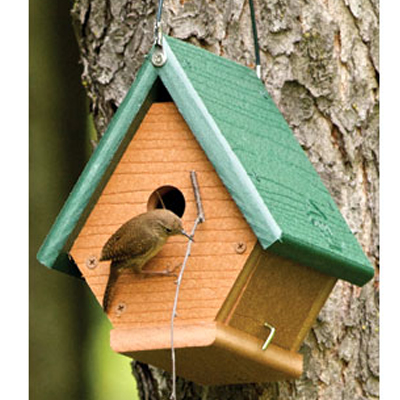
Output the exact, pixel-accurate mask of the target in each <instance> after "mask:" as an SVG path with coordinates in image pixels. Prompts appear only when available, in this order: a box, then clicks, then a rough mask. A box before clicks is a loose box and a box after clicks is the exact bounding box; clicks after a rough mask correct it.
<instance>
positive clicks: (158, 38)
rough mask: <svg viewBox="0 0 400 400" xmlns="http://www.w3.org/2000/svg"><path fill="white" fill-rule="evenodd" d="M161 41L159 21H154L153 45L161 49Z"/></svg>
mask: <svg viewBox="0 0 400 400" xmlns="http://www.w3.org/2000/svg"><path fill="white" fill-rule="evenodd" d="M162 39H163V36H162V28H161V21H156V23H155V26H154V44H155V45H156V46H158V47H162Z"/></svg>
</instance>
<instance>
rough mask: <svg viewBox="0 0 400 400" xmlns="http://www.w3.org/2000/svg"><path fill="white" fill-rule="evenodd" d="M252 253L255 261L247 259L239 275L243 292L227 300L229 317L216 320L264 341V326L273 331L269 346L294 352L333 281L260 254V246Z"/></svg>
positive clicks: (334, 281)
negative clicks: (242, 277) (272, 345)
mask: <svg viewBox="0 0 400 400" xmlns="http://www.w3.org/2000/svg"><path fill="white" fill-rule="evenodd" d="M254 253H256V254H257V255H258V257H257V258H256V259H255V260H254V262H251V260H252V257H250V258H249V262H248V263H247V264H246V267H245V269H244V270H243V272H242V274H241V275H244V276H246V279H245V282H244V283H243V286H244V287H245V290H243V291H242V293H240V294H239V295H238V294H234V293H232V295H230V296H229V297H228V299H227V302H226V305H227V306H228V307H229V313H228V312H225V313H220V316H219V320H220V321H222V322H223V323H225V324H227V325H229V326H231V327H234V328H236V329H240V330H243V331H244V332H247V333H249V334H251V335H253V336H255V337H257V338H259V339H264V340H265V339H266V338H267V336H268V335H269V333H270V330H269V328H267V327H266V326H265V323H267V324H269V325H271V326H273V327H274V328H275V329H276V331H275V336H274V338H273V340H272V343H274V344H275V345H278V346H280V347H282V348H284V349H287V350H290V351H297V350H298V349H299V347H300V346H301V344H302V342H303V340H304V338H305V336H306V335H307V333H308V332H309V330H310V329H311V326H312V324H313V323H314V322H315V319H316V317H317V315H318V313H319V311H320V310H321V308H322V306H323V305H324V303H325V301H326V299H327V298H328V296H329V294H330V292H331V290H332V288H333V286H334V285H335V283H336V278H334V277H331V276H329V275H325V274H322V273H320V272H319V271H316V270H314V269H312V268H309V267H307V266H304V265H300V264H297V263H294V262H293V261H291V260H288V259H285V258H283V257H280V256H277V255H275V254H273V253H271V252H269V251H265V250H261V247H260V246H259V245H258V246H256V248H255V250H254ZM260 253H261V254H260ZM239 281H240V278H239ZM230 297H233V300H234V303H233V302H232V301H229V299H230ZM224 307H225V306H224Z"/></svg>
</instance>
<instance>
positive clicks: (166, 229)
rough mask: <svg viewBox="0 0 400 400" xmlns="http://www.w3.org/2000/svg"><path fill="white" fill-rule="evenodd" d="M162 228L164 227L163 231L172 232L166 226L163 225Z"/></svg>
mask: <svg viewBox="0 0 400 400" xmlns="http://www.w3.org/2000/svg"><path fill="white" fill-rule="evenodd" d="M164 229H165V232H167V233H171V232H172V229H170V228H167V227H166V226H164Z"/></svg>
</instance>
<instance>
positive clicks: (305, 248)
mask: <svg viewBox="0 0 400 400" xmlns="http://www.w3.org/2000/svg"><path fill="white" fill-rule="evenodd" d="M309 247H310V246H309V244H307V243H305V242H301V241H299V240H298V239H296V238H293V237H291V236H290V235H287V234H285V233H284V234H283V235H282V237H281V240H280V241H279V242H277V243H274V244H273V245H272V246H271V247H270V249H269V250H270V251H272V252H273V253H275V254H277V255H280V256H283V257H286V258H289V259H292V260H294V261H296V262H299V261H300V262H301V263H302V264H304V265H307V266H309V267H312V268H314V269H316V270H318V271H320V272H322V273H324V274H327V275H330V276H334V277H336V278H338V279H343V280H345V281H347V282H350V283H353V284H355V285H357V286H363V285H365V284H366V283H367V282H368V281H370V280H371V279H372V278H373V276H374V274H375V270H374V268H373V266H372V265H371V263H370V262H369V260H368V259H367V257H365V263H360V262H355V261H354V260H349V259H348V258H346V257H344V256H340V255H338V254H337V253H334V252H332V253H327V251H326V250H325V249H320V248H319V247H316V246H313V249H312V252H311V251H310V248H309Z"/></svg>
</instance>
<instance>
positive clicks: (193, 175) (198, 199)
mask: <svg viewBox="0 0 400 400" xmlns="http://www.w3.org/2000/svg"><path fill="white" fill-rule="evenodd" d="M190 179H191V181H192V186H193V191H194V198H195V199H196V206H197V218H199V220H200V223H201V222H204V221H205V220H206V219H205V217H204V211H203V205H202V204H201V197H200V189H199V184H198V182H197V175H196V171H190Z"/></svg>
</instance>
